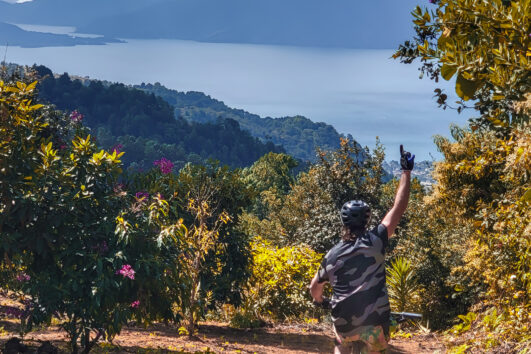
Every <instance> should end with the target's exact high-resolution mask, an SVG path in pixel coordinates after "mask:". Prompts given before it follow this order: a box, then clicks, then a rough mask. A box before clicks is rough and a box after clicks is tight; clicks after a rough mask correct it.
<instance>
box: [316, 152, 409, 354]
mask: <svg viewBox="0 0 531 354" xmlns="http://www.w3.org/2000/svg"><path fill="white" fill-rule="evenodd" d="M414 159H415V155H411V154H410V153H409V152H406V151H404V148H403V146H402V145H400V165H401V167H402V175H401V176H400V182H399V185H398V190H397V192H396V197H395V202H394V204H393V207H392V208H391V210H389V212H388V213H387V214H386V215H385V217H384V218H383V220H382V222H381V223H380V224H379V225H378V226H376V227H375V228H373V229H372V230H367V225H368V224H369V219H370V217H371V210H370V207H369V205H367V204H366V203H365V202H363V201H361V200H351V201H349V202H346V203H345V204H344V205H343V207H342V208H341V212H340V215H341V220H342V222H343V230H342V240H341V241H340V242H339V243H338V244H337V245H335V246H334V247H332V249H331V250H330V251H328V253H327V254H326V256H325V258H324V259H323V261H322V263H321V266H320V267H319V270H318V271H317V273H316V274H315V277H314V278H313V280H312V282H311V284H310V292H311V295H312V297H313V299H314V303H315V304H316V305H319V306H322V307H325V308H331V309H332V321H333V323H334V333H335V336H336V339H335V344H336V346H335V350H334V353H336V354H343V353H351V352H352V351H353V350H355V348H356V347H357V344H359V342H362V343H363V344H364V347H365V348H364V351H365V350H367V351H368V352H369V353H385V352H386V351H387V348H388V340H389V321H390V319H389V316H390V311H391V310H390V306H389V298H388V296H387V288H386V285H385V268H384V261H385V247H386V246H387V242H388V238H389V237H390V236H391V235H392V234H393V232H394V231H395V228H396V226H397V225H398V222H399V221H400V218H401V217H402V215H403V214H404V212H405V210H406V207H407V204H408V200H409V189H410V180H411V170H412V169H413V166H414ZM326 282H329V283H330V285H331V286H332V290H333V295H332V298H331V300H328V299H326V298H324V297H323V288H324V286H325V283H326Z"/></svg>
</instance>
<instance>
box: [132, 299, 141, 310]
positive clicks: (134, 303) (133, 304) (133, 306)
mask: <svg viewBox="0 0 531 354" xmlns="http://www.w3.org/2000/svg"><path fill="white" fill-rule="evenodd" d="M138 306H140V301H138V300H136V301H133V302H132V303H131V307H132V308H134V309H136V308H137V307H138Z"/></svg>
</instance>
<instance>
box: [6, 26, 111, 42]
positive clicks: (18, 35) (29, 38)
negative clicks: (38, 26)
mask: <svg viewBox="0 0 531 354" xmlns="http://www.w3.org/2000/svg"><path fill="white" fill-rule="evenodd" d="M111 42H119V41H118V40H115V39H109V38H79V37H76V38H74V37H71V36H68V35H64V34H51V33H40V32H32V31H25V30H23V29H20V28H19V27H17V26H15V25H11V24H8V23H3V22H0V46H5V45H10V46H20V47H46V46H73V45H79V44H93V45H94V44H105V43H111Z"/></svg>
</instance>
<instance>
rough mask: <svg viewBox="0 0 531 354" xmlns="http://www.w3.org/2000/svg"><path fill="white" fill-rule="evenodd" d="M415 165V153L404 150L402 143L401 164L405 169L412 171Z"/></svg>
mask: <svg viewBox="0 0 531 354" xmlns="http://www.w3.org/2000/svg"><path fill="white" fill-rule="evenodd" d="M414 165H415V155H411V153H410V152H407V151H404V146H403V145H400V166H401V167H402V170H403V171H411V170H412V169H413V166H414Z"/></svg>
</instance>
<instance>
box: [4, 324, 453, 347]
mask: <svg viewBox="0 0 531 354" xmlns="http://www.w3.org/2000/svg"><path fill="white" fill-rule="evenodd" d="M2 326H3V328H4V329H3V331H2V332H1V333H0V342H1V343H0V344H1V345H2V347H3V345H4V343H5V341H7V340H8V339H9V338H11V337H13V336H18V335H17V332H16V326H15V324H14V323H12V322H7V321H0V327H2ZM332 338H333V337H332V333H331V331H330V330H328V329H326V328H323V327H318V326H306V325H293V326H289V325H281V326H276V327H273V328H261V329H253V330H240V329H234V328H231V327H229V326H227V325H226V324H224V323H219V322H204V323H201V324H200V327H199V332H198V334H197V336H196V337H195V338H193V339H190V338H188V336H179V335H178V329H177V328H176V327H173V326H166V325H162V324H161V325H153V326H150V327H148V328H138V327H127V328H124V329H123V331H122V333H121V334H120V335H119V336H117V337H116V338H115V339H114V340H113V341H112V343H107V342H102V343H100V344H99V347H98V348H95V349H94V351H93V352H94V353H202V352H203V353H204V352H206V353H331V352H332V351H333V339H332ZM44 341H51V342H52V343H53V344H54V345H55V346H57V347H58V348H59V349H60V352H62V353H63V352H64V353H67V352H68V350H67V338H66V336H65V334H64V332H63V331H61V330H60V329H59V328H53V327H52V328H47V329H42V330H38V331H34V332H31V333H28V334H27V335H26V337H25V340H24V343H25V344H27V345H29V346H30V348H31V349H33V351H34V350H35V349H36V348H37V347H38V346H39V345H40V343H41V342H44ZM390 344H391V353H415V354H416V353H444V352H445V348H444V345H443V343H441V342H440V341H439V340H438V338H437V336H436V335H433V334H428V335H413V336H412V337H411V338H395V339H392V340H391V342H390Z"/></svg>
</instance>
